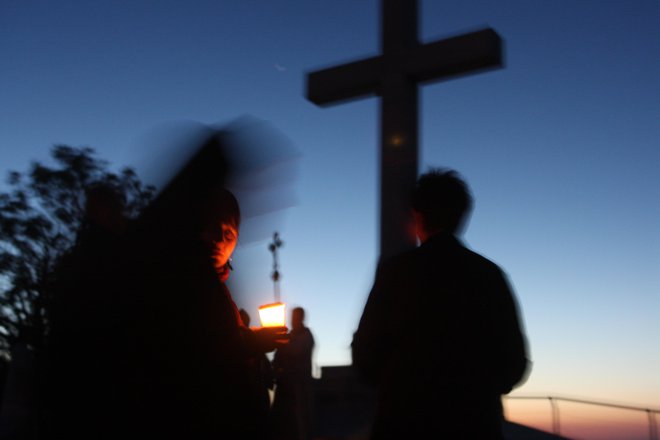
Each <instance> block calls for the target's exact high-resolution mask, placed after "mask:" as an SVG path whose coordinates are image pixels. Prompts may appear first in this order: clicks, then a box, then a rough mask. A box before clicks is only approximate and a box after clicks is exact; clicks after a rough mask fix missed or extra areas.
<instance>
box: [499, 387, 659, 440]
mask: <svg viewBox="0 0 660 440" xmlns="http://www.w3.org/2000/svg"><path fill="white" fill-rule="evenodd" d="M505 399H512V400H513V399H515V400H547V401H548V402H549V403H550V410H551V411H552V433H553V434H557V435H561V432H560V431H561V426H560V418H559V405H558V403H559V402H560V401H562V402H571V403H582V404H586V405H595V406H602V407H607V408H616V409H626V410H631V411H640V412H645V413H646V415H647V418H648V422H649V439H650V440H658V424H657V421H656V415H657V414H660V409H651V408H644V407H640V406H630V405H620V404H617V403H609V402H597V401H593V400H586V399H577V398H574V397H560V396H505Z"/></svg>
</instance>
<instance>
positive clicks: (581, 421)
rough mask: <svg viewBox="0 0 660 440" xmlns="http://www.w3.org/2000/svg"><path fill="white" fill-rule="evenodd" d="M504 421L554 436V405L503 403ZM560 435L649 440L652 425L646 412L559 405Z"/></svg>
mask: <svg viewBox="0 0 660 440" xmlns="http://www.w3.org/2000/svg"><path fill="white" fill-rule="evenodd" d="M503 404H504V409H505V418H506V419H507V420H509V421H511V422H515V423H519V424H522V425H526V426H530V427H533V428H536V429H540V430H542V431H546V432H552V427H553V420H552V409H551V405H550V403H549V402H548V401H547V400H538V401H536V400H514V399H506V398H505V399H503ZM557 407H558V412H559V428H560V429H559V434H560V435H562V436H565V437H568V438H572V439H578V440H580V439H590V440H620V439H623V438H625V439H628V440H637V439H639V440H642V439H648V436H649V421H648V415H647V414H646V413H645V412H644V411H633V410H626V409H617V408H607V407H602V406H594V405H585V404H580V403H573V402H562V401H559V402H557Z"/></svg>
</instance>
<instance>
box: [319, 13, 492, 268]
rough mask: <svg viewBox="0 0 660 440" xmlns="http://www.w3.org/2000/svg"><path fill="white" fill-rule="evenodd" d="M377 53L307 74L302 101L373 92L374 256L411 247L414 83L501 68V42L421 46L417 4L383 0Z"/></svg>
mask: <svg viewBox="0 0 660 440" xmlns="http://www.w3.org/2000/svg"><path fill="white" fill-rule="evenodd" d="M381 13H382V22H381V50H382V55H379V56H375V57H371V58H366V59H363V60H359V61H354V62H351V63H347V64H344V65H340V66H335V67H330V68H328V69H323V70H319V71H315V72H312V73H310V74H308V76H307V99H309V100H310V101H312V102H313V103H315V104H317V105H320V106H325V105H331V104H335V103H339V102H342V101H345V100H348V99H356V98H360V97H364V96H369V95H374V94H375V95H379V96H380V97H381V98H382V99H381V107H380V144H381V148H380V254H381V257H388V256H391V255H394V254H397V253H399V252H401V251H404V250H406V249H408V248H411V247H413V246H414V241H413V238H412V237H411V236H410V234H408V233H407V232H408V225H409V223H410V207H409V194H410V191H411V190H412V188H413V186H414V184H415V180H416V179H417V167H418V162H419V157H418V145H417V144H418V131H419V130H418V113H417V112H418V107H419V105H418V90H417V84H418V83H423V82H429V81H439V80H443V79H449V78H454V77H457V76H460V75H466V74H470V73H475V72H478V71H482V70H485V69H491V68H497V67H501V66H502V49H501V40H500V38H499V36H498V35H497V33H495V31H493V30H492V29H484V30H481V31H477V32H472V33H469V34H464V35H460V36H457V37H452V38H448V39H445V40H440V41H436V42H432V43H427V44H423V45H422V44H419V42H418V41H417V1H416V0H382V9H381Z"/></svg>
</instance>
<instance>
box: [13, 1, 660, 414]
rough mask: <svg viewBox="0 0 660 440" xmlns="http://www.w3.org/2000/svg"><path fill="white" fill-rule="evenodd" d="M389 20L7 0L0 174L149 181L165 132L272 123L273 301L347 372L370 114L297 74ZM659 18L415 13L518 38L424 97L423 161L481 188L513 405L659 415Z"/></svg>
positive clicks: (188, 5) (317, 5)
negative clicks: (288, 195)
mask: <svg viewBox="0 0 660 440" xmlns="http://www.w3.org/2000/svg"><path fill="white" fill-rule="evenodd" d="M378 9H379V4H378V2H377V1H376V0H369V1H366V0H361V1H355V0H333V1H321V0H308V1H293V0H224V1H223V0H212V1H211V0H209V1H191V2H185V3H184V2H179V1H113V2H109V1H108V2H88V1H79V0H72V1H66V2H50V1H31V0H25V1H20V2H18V1H8V0H4V1H0V164H1V165H2V167H1V169H0V171H2V172H3V173H5V172H6V171H7V170H10V169H15V170H25V169H26V168H27V166H28V163H29V161H30V160H32V159H46V158H47V156H48V151H49V149H50V148H51V146H52V145H53V144H56V143H64V144H69V145H72V146H91V147H94V148H95V149H96V150H97V152H98V153H99V156H101V157H103V158H106V159H108V160H110V161H111V162H112V163H113V164H115V165H117V166H123V165H130V166H134V167H136V168H137V170H138V172H139V173H141V175H143V176H145V175H148V170H149V167H150V166H151V167H153V165H154V163H158V162H159V161H160V160H165V159H166V158H164V153H162V152H159V151H158V148H157V147H156V146H155V145H153V142H152V143H151V144H150V143H149V142H145V139H149V138H151V137H152V135H153V133H154V132H158V130H159V127H162V126H163V124H165V123H168V122H180V121H196V122H201V123H207V124H210V123H218V122H220V123H223V122H228V121H231V120H233V119H235V118H237V117H240V116H242V115H251V116H253V117H255V118H259V119H262V120H265V121H268V123H269V124H271V125H272V126H274V127H276V129H277V130H279V131H280V132H282V133H283V134H284V135H285V136H286V137H287V138H288V139H289V140H290V141H291V143H292V144H293V145H294V146H295V148H297V149H298V151H300V153H301V158H300V160H299V163H298V167H299V176H298V178H297V180H296V182H295V187H294V190H295V194H296V197H297V200H298V202H297V204H296V205H295V206H294V207H292V208H289V209H287V210H286V211H283V212H281V213H279V214H278V215H274V216H271V217H270V218H269V220H268V222H269V223H268V225H267V229H268V230H269V231H272V230H278V231H279V232H280V233H281V236H282V238H283V240H284V242H285V246H284V247H283V248H282V250H281V269H282V273H283V279H282V292H283V294H282V295H283V300H284V301H285V302H287V304H289V305H290V306H294V305H302V306H304V307H305V308H306V309H307V310H308V324H309V326H310V327H311V328H312V331H313V332H314V335H315V337H316V340H317V344H318V348H317V350H316V363H317V364H319V365H340V364H348V363H349V362H350V355H349V349H348V347H349V344H350V341H351V335H352V332H353V331H354V330H355V328H356V326H357V322H358V319H359V317H360V314H361V311H362V307H363V305H364V302H365V300H366V295H367V293H368V291H369V288H370V286H371V283H372V281H373V272H374V269H375V265H376V261H377V249H378V244H377V236H378V229H377V222H378V206H377V200H378V198H377V190H378V189H377V172H378V170H377V157H378V156H377V145H378V137H377V133H378V119H377V118H378V111H377V110H378V105H379V103H378V99H376V98H370V99H365V100H360V101H355V102H351V103H347V104H342V105H339V106H334V107H331V108H327V109H321V108H318V107H316V106H314V105H313V104H311V103H310V102H308V101H307V100H306V99H305V98H304V84H305V83H304V77H305V73H306V72H309V71H312V70H315V69H318V68H321V67H326V66H330V65H333V64H337V63H340V62H344V61H347V60H354V59H358V58H362V57H366V56H372V55H375V54H376V53H377V52H378V51H379V41H378V34H379V30H378ZM658 23H660V2H658V1H655V0H653V1H651V0H631V1H624V0H616V1H615V0H593V1H584V0H580V1H568V0H564V1H550V0H547V1H540V0H532V1H530V0H506V1H497V2H495V1H487V0H460V1H458V0H454V1H440V0H438V1H428V0H427V1H421V2H420V29H421V30H420V40H421V41H433V40H436V39H439V38H443V37H446V36H451V35H454V34H457V33H460V32H465V31H470V30H474V29H476V28H479V27H483V26H491V27H493V28H494V29H495V30H496V31H497V32H498V33H499V34H500V35H501V36H502V38H503V39H504V40H505V42H506V49H505V53H506V55H505V56H506V68H504V69H501V70H497V71H492V72H488V73H483V74H479V75H475V76H470V77H465V78H461V79H457V80H452V81H448V82H441V83H437V84H431V85H427V86H424V87H423V88H422V93H421V97H422V99H421V102H422V108H421V112H420V113H421V115H422V119H421V121H420V126H421V137H420V139H421V160H420V170H422V171H424V170H425V169H427V168H428V167H429V166H447V167H452V168H455V169H457V170H458V171H459V172H460V173H461V174H462V175H463V176H464V177H465V178H466V180H467V181H468V182H469V184H470V185H471V188H472V191H473V193H474V196H475V200H476V208H475V210H474V212H473V215H472V219H471V221H470V224H469V227H468V230H467V231H466V233H465V234H464V237H463V238H464V240H465V242H466V244H468V245H469V246H470V247H472V248H473V249H475V250H477V251H478V252H481V253H483V254H484V255H485V256H487V257H489V258H491V259H492V260H494V261H495V262H497V263H498V264H500V265H501V266H502V267H503V268H504V269H505V271H506V272H507V273H508V274H509V276H510V279H511V282H512V284H513V286H514V288H515V290H516V293H517V296H518V300H519V303H520V306H521V308H522V313H523V317H524V321H525V326H526V329H527V334H528V338H529V342H530V346H531V356H532V359H533V362H534V369H533V372H532V375H531V377H530V378H529V380H528V382H527V383H526V384H525V385H524V386H523V387H522V388H520V389H519V390H518V391H517V393H520V394H535V393H542V394H560V395H561V394H568V395H571V396H580V397H583V398H592V399H598V400H608V401H615V402H622V403H628V404H637V405H647V406H654V407H656V408H657V407H660V376H658V374H657V372H658V371H660V349H659V347H660V343H659V342H660V270H659V269H660V172H658V171H659V170H658V165H659V164H660V69H659V68H660V27H659V26H658ZM269 233H270V232H269ZM241 261H243V262H245V263H246V264H243V265H241ZM248 262H249V264H248ZM270 264H271V256H270V254H269V252H268V250H267V237H266V236H263V237H262V239H261V240H254V239H253V240H246V241H245V242H243V243H242V246H241V247H240V249H239V251H238V252H237V254H236V257H235V266H236V267H237V270H236V274H235V276H236V278H237V279H238V280H239V281H243V283H241V286H243V287H245V286H247V287H245V288H244V289H241V292H235V296H236V299H237V303H238V304H239V306H242V307H245V308H246V309H247V310H248V311H249V312H250V313H251V314H252V315H253V317H255V318H256V307H257V306H258V305H259V304H262V303H265V302H270V301H271V300H272V285H271V282H270V279H269V274H270V270H271V267H270ZM248 266H249V267H248ZM420 319H433V316H432V315H424V313H421V314H420ZM413 336H414V329H411V337H413Z"/></svg>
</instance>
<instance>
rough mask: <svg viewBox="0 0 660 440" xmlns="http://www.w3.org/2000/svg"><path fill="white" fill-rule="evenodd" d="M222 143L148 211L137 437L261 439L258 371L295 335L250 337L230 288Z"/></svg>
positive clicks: (133, 394) (232, 219)
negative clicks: (260, 364) (257, 364)
mask: <svg viewBox="0 0 660 440" xmlns="http://www.w3.org/2000/svg"><path fill="white" fill-rule="evenodd" d="M224 142H225V139H224V138H223V137H222V135H221V134H220V135H214V136H212V137H210V138H209V140H208V141H207V142H206V143H205V144H204V146H203V147H202V148H201V149H200V151H199V152H198V153H197V154H196V155H195V156H194V157H193V158H192V159H191V160H190V161H189V162H188V164H187V165H186V166H184V167H183V169H182V170H181V171H180V172H179V174H178V175H177V176H176V177H175V178H174V179H173V180H172V181H171V182H170V184H169V185H168V186H167V187H166V188H165V189H164V190H163V191H162V192H161V193H160V194H159V196H158V198H157V199H156V200H155V201H154V203H153V204H152V206H150V208H148V211H147V212H146V213H145V215H144V216H143V218H142V219H141V220H140V222H139V224H138V225H137V227H136V229H135V231H134V237H135V241H136V242H137V243H138V245H137V249H138V250H137V252H136V253H135V255H134V256H131V257H130V258H132V259H133V260H134V261H135V264H134V265H133V267H134V269H133V273H132V275H128V276H127V278H129V279H132V280H133V281H132V282H131V284H130V287H129V288H130V289H131V290H133V292H134V295H132V296H134V297H136V298H140V303H139V304H137V307H136V310H137V311H138V312H137V315H136V319H135V320H134V323H135V334H136V342H135V350H134V352H133V354H132V355H131V356H129V359H130V360H131V362H132V363H133V364H134V365H135V366H132V365H127V367H128V368H129V370H131V371H134V372H135V373H136V374H135V376H134V377H133V378H130V380H131V381H133V387H132V389H130V390H129V391H130V394H129V396H127V397H128V400H129V401H130V404H129V407H130V408H131V410H130V412H129V413H128V414H126V417H125V419H126V420H128V421H131V424H132V426H131V428H130V431H131V432H132V433H133V434H135V435H137V436H141V437H144V438H190V439H200V438H227V439H230V438H231V439H239V438H240V439H256V438H258V437H261V436H262V435H263V432H264V429H265V423H266V415H267V410H268V404H269V402H268V400H267V399H266V400H264V394H263V392H265V390H263V389H261V390H257V389H256V387H255V386H254V385H255V384H254V370H253V369H252V368H251V365H253V364H254V363H255V362H259V361H260V360H261V359H262V358H263V356H264V353H266V352H268V351H272V350H274V349H275V348H276V346H277V344H278V340H279V339H282V337H283V336H284V335H285V334H286V328H285V327H281V328H263V329H250V328H248V327H247V326H245V325H244V323H243V322H242V320H241V317H240V314H239V311H238V308H237V307H236V304H235V303H234V300H233V298H232V296H231V293H230V291H229V289H228V288H227V285H226V284H225V282H226V281H227V279H228V277H229V275H230V271H231V264H230V260H231V256H232V253H233V251H234V249H235V247H236V244H237V241H238V236H239V227H240V219H241V215H240V209H239V205H238V201H237V200H236V198H235V197H234V195H233V194H232V193H231V192H229V191H228V190H227V189H225V188H224V177H225V175H226V172H227V165H226V163H224V160H225V156H224V151H223V149H224V148H225V147H226V146H225V144H224Z"/></svg>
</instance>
